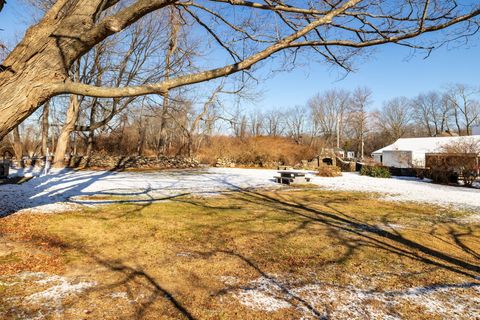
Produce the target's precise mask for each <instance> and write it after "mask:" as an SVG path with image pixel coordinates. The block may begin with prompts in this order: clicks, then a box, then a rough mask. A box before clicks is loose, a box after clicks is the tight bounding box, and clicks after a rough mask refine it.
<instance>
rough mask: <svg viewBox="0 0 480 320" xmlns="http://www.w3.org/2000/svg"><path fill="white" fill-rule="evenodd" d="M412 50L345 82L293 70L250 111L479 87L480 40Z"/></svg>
mask: <svg viewBox="0 0 480 320" xmlns="http://www.w3.org/2000/svg"><path fill="white" fill-rule="evenodd" d="M21 1H22V0H8V3H7V5H6V6H5V8H4V11H2V12H1V13H0V29H3V31H0V37H1V39H2V40H4V41H6V42H7V43H10V44H14V43H15V42H16V39H19V38H21V36H22V34H23V32H24V30H25V28H26V25H27V22H28V21H31V14H32V13H31V12H28V11H26V9H25V7H26V6H24V5H21ZM410 54H411V50H410V49H408V48H404V47H400V46H395V45H388V46H383V47H381V48H380V47H379V48H377V52H376V53H374V54H373V55H372V56H371V57H370V59H369V60H368V61H367V62H363V63H362V62H359V63H356V67H357V69H358V70H357V71H356V72H355V73H352V74H349V75H348V76H347V77H346V78H343V77H342V75H341V72H340V70H338V69H333V70H332V68H331V67H328V66H325V65H320V64H310V65H309V66H307V67H303V68H299V69H296V70H295V71H293V72H285V73H280V74H276V75H275V76H274V77H272V78H270V79H268V80H266V81H262V82H261V83H260V85H261V87H262V89H263V90H262V91H264V94H263V100H261V101H260V102H258V103H257V104H256V105H251V106H245V107H246V108H262V109H263V108H265V109H270V108H285V107H290V106H294V105H303V104H305V103H306V101H307V100H308V98H309V97H311V96H313V95H314V94H315V93H317V92H319V91H323V90H326V89H331V88H345V89H353V88H355V87H357V86H368V87H370V88H371V89H372V91H373V93H374V96H373V99H374V105H373V108H378V107H380V106H381V104H382V101H384V100H387V99H390V98H392V97H395V96H402V95H403V96H408V97H411V96H415V95H416V94H418V93H420V92H424V91H428V90H434V89H441V88H443V87H444V86H445V85H447V84H449V83H457V82H460V83H466V84H471V85H475V86H480V37H479V36H478V35H477V36H476V37H475V38H471V39H470V42H469V44H468V45H467V46H462V47H458V48H448V47H443V48H440V49H438V50H436V51H434V52H432V54H431V55H430V57H429V58H427V59H423V57H424V55H422V54H418V55H416V56H414V57H413V58H409V56H410Z"/></svg>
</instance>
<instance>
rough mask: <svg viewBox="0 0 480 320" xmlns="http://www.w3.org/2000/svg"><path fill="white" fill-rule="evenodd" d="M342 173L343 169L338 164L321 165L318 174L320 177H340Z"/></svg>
mask: <svg viewBox="0 0 480 320" xmlns="http://www.w3.org/2000/svg"><path fill="white" fill-rule="evenodd" d="M341 175H342V171H341V170H340V168H339V167H337V166H320V167H319V168H318V173H317V176H320V177H338V176H341Z"/></svg>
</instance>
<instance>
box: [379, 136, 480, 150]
mask: <svg viewBox="0 0 480 320" xmlns="http://www.w3.org/2000/svg"><path fill="white" fill-rule="evenodd" d="M472 139H473V140H475V141H477V142H478V143H480V135H475V136H460V137H428V138H400V139H398V140H397V141H395V142H394V143H392V144H391V145H388V146H386V147H383V148H381V149H378V150H376V151H374V152H372V154H381V153H382V152H383V151H395V150H399V151H413V152H418V153H435V152H441V151H442V147H443V146H446V145H449V144H453V143H461V142H464V141H468V142H470V141H471V140H472Z"/></svg>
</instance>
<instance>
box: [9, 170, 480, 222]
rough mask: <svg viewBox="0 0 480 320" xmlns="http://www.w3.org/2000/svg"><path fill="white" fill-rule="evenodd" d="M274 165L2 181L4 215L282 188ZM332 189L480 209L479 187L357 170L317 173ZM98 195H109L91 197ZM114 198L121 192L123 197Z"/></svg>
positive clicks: (73, 174) (72, 173)
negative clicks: (373, 175)
mask: <svg viewBox="0 0 480 320" xmlns="http://www.w3.org/2000/svg"><path fill="white" fill-rule="evenodd" d="M276 174H277V171H276V170H264V169H238V168H209V169H208V170H172V171H158V172H110V171H68V170H62V171H54V172H52V173H51V174H49V175H40V176H36V177H35V178H33V179H31V180H29V181H27V182H25V183H23V184H21V185H0V203H1V206H0V216H2V215H6V214H9V213H13V212H18V211H20V210H23V212H47V213H53V212H62V211H70V210H76V209H78V208H79V206H92V205H101V204H109V203H116V202H134V203H148V202H155V201H165V200H168V199H170V198H172V197H177V196H182V195H190V196H195V195H201V196H207V195H212V194H218V193H219V192H223V191H229V190H250V189H255V188H282V187H284V186H282V185H280V184H278V183H275V181H274V179H273V177H274V176H275V175H276ZM311 181H312V186H319V187H321V188H325V189H328V190H340V191H359V192H375V193H379V194H382V195H383V199H385V200H389V201H414V202H419V203H432V204H436V205H441V206H446V207H449V206H453V207H456V208H465V209H472V208H474V209H475V210H478V209H479V208H480V190H478V189H473V188H462V187H452V186H444V185H436V184H433V183H430V182H427V181H424V180H419V179H415V178H409V179H404V178H391V179H382V178H371V177H366V176H361V175H359V174H356V173H344V174H343V175H342V176H340V177H335V178H327V177H316V176H315V177H313V178H312V180H311ZM92 196H99V197H100V198H105V199H106V200H101V199H95V198H90V199H89V197H92ZM112 197H121V199H122V200H118V199H114V198H112Z"/></svg>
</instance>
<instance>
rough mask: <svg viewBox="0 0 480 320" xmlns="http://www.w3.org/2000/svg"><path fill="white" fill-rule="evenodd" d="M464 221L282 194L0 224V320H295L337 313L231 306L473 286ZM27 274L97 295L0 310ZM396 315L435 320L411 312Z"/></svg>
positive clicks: (412, 207)
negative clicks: (26, 318)
mask: <svg viewBox="0 0 480 320" xmlns="http://www.w3.org/2000/svg"><path fill="white" fill-rule="evenodd" d="M464 214H465V213H462V212H454V211H451V210H447V209H440V208H435V207H432V206H428V207H425V206H420V205H416V204H407V203H391V202H383V201H378V200H376V199H374V198H372V197H370V196H367V195H365V194H360V193H345V192H326V191H319V190H308V189H301V190H295V191H292V190H288V189H287V190H280V191H268V192H267V191H265V192H263V191H243V192H232V193H228V194H224V195H221V196H218V197H210V198H177V199H176V200H175V201H169V202H163V203H156V204H145V205H133V204H118V205H111V206H106V207H100V208H96V209H91V210H85V211H81V212H76V213H64V214H56V215H27V214H23V215H13V216H10V217H7V218H4V219H1V220H0V221H1V223H0V235H1V240H2V243H4V244H6V245H8V246H9V250H10V252H11V253H12V254H14V257H12V256H9V255H4V256H2V255H0V265H1V266H2V268H1V270H6V271H3V272H2V274H1V275H0V306H1V307H0V317H2V316H3V317H4V318H7V319H10V318H11V319H15V318H16V317H18V315H19V314H20V315H37V314H38V312H39V310H40V311H42V312H44V313H46V314H49V315H50V316H49V317H51V318H58V319H80V318H82V319H83V318H85V319H125V318H146V319H178V318H182V317H183V318H195V319H238V318H242V319H297V318H299V317H300V316H301V315H302V312H303V311H301V310H304V309H313V311H312V310H310V311H311V312H314V314H315V312H317V313H318V315H320V314H325V312H327V313H328V310H334V309H335V308H336V307H338V306H337V304H340V303H342V301H340V299H339V301H334V302H331V303H325V302H324V303H323V304H322V303H320V304H318V305H317V304H313V303H310V302H308V301H302V299H299V298H296V297H295V296H294V295H288V294H287V296H286V298H285V299H287V300H288V302H289V303H290V304H291V305H292V307H291V308H283V309H279V310H277V311H272V312H266V311H259V310H255V309H252V308H249V307H247V306H245V305H242V304H241V303H239V300H238V292H239V290H243V289H242V288H244V287H249V286H252V283H251V281H252V280H255V279H258V278H259V277H267V278H273V279H286V280H282V284H281V286H282V288H283V289H282V290H286V291H288V290H289V289H288V288H290V287H291V286H295V285H297V286H299V285H300V284H311V283H323V284H326V285H328V286H331V287H332V288H341V287H345V288H347V287H348V286H351V285H352V283H355V285H356V286H357V287H359V288H363V289H365V290H367V289H368V290H373V291H375V292H376V291H379V292H380V291H381V292H383V291H388V290H392V291H394V292H402V291H404V290H407V289H408V288H411V287H418V286H420V287H423V288H428V287H429V286H435V285H445V284H451V283H460V282H466V281H469V282H471V283H475V282H478V280H475V278H474V277H478V276H479V275H480V273H479V272H480V270H479V267H478V265H479V262H480V257H479V254H478V252H479V251H480V241H479V240H478V239H479V236H480V227H479V226H478V225H468V224H461V223H460V222H458V221H459V220H458V219H457V218H458V217H459V216H461V215H464ZM394 226H400V227H398V228H395V227H394ZM0 254H1V251H0ZM33 257H37V258H36V260H34V263H33V264H32V263H31V261H32V260H31V259H34V258H33ZM42 257H43V258H42ZM46 257H49V258H48V259H47V258H46ZM49 259H50V260H49ZM52 261H53V262H52ZM32 270H35V271H44V272H48V273H53V274H61V275H63V276H66V277H69V278H70V279H77V280H78V279H80V280H82V281H87V280H88V281H96V282H97V285H96V286H95V287H94V288H91V289H90V290H87V291H85V292H83V293H82V294H81V295H79V298H78V297H76V296H75V297H72V296H69V297H66V298H65V300H64V301H63V303H64V304H65V307H64V310H63V311H62V313H61V314H55V313H52V311H48V310H45V306H42V305H37V306H35V305H33V306H32V305H28V306H27V305H25V303H24V302H22V301H21V300H15V299H14V300H8V299H11V298H12V297H16V296H20V297H22V296H23V297H24V296H26V295H28V294H30V293H31V291H32V290H33V289H32V288H33V287H32V286H35V284H34V283H29V285H28V286H6V285H5V283H8V282H9V281H10V282H13V280H12V279H15V275H17V274H18V273H19V272H21V271H32ZM225 277H227V278H225ZM225 279H235V281H234V283H229V281H225ZM80 280H78V281H80ZM380 280H381V281H380ZM17 281H18V279H17ZM278 281H280V280H278ZM2 283H3V284H4V285H3V286H2ZM479 285H480V284H479ZM283 286H284V287H283ZM236 293H237V295H236ZM112 294H113V296H112ZM282 294H284V293H282ZM363 303H365V304H370V305H371V306H372V307H373V308H375V304H376V303H378V302H376V301H375V300H372V301H371V302H369V301H363ZM2 308H3V309H2ZM42 308H43V309H42ZM378 308H381V307H378ZM392 312H393V311H392ZM395 312H396V313H398V314H400V315H401V316H402V317H405V318H412V317H413V318H425V319H428V318H435V315H432V314H431V313H428V312H427V310H426V309H425V308H420V309H419V306H418V305H416V304H409V303H405V304H403V305H401V306H398V307H397V308H396V309H395ZM303 315H304V313H303Z"/></svg>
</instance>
